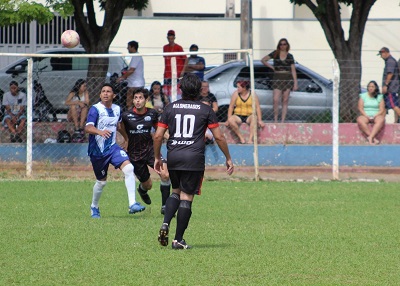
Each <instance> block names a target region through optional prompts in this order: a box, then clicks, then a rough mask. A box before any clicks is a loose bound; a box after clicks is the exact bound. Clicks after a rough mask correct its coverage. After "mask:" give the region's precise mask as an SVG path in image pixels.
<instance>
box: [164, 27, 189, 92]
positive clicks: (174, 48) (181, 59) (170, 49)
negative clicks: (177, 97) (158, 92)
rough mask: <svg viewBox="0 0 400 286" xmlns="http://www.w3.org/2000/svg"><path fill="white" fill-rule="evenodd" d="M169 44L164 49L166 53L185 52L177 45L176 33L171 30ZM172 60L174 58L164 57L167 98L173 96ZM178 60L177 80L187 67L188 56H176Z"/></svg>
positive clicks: (168, 36) (168, 35) (168, 33)
mask: <svg viewBox="0 0 400 286" xmlns="http://www.w3.org/2000/svg"><path fill="white" fill-rule="evenodd" d="M167 39H168V44H167V45H165V46H164V47H163V52H164V53H176V52H183V48H182V47H181V46H180V45H178V44H176V43H175V31H174V30H169V31H168V32H167ZM171 58H173V57H172V56H164V64H165V68H164V87H165V90H166V91H165V93H166V94H167V96H171V84H172V69H171ZM175 58H176V70H177V73H176V76H177V78H178V77H180V76H181V74H182V71H183V67H184V65H185V60H186V56H185V55H180V56H175Z"/></svg>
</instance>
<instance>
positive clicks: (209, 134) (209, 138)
mask: <svg viewBox="0 0 400 286" xmlns="http://www.w3.org/2000/svg"><path fill="white" fill-rule="evenodd" d="M200 102H201V103H204V104H207V105H209V106H210V105H211V104H210V101H209V100H208V98H206V97H201V98H200ZM205 140H206V145H209V144H214V135H213V134H212V132H211V130H210V128H207V130H206V133H205Z"/></svg>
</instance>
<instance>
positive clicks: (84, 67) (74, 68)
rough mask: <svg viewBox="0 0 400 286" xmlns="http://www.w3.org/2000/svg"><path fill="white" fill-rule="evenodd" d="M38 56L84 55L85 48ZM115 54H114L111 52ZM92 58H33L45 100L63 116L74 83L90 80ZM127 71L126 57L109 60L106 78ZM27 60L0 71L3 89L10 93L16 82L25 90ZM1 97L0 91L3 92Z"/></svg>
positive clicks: (47, 52) (21, 60) (61, 50)
mask: <svg viewBox="0 0 400 286" xmlns="http://www.w3.org/2000/svg"><path fill="white" fill-rule="evenodd" d="M35 53H36V54H49V55H51V54H63V55H66V54H85V53H86V52H85V50H84V49H82V48H75V49H66V48H56V49H46V50H42V51H37V52H35ZM110 53H112V54H116V53H115V52H110ZM88 67H89V58H76V57H75V58H52V57H43V58H42V57H34V58H33V79H34V80H37V81H38V82H39V83H40V84H41V85H42V87H43V90H44V92H45V94H46V97H47V98H48V100H49V101H50V103H51V104H52V105H53V107H54V108H55V109H56V110H57V111H58V112H61V113H64V112H66V111H67V110H68V107H67V106H66V105H65V99H66V98H67V96H68V93H69V92H70V90H71V89H72V87H73V86H74V84H75V82H76V81H77V80H78V79H80V78H83V79H85V78H86V77H87V71H88ZM125 67H127V64H126V63H125V61H124V58H123V57H110V58H109V66H108V72H107V73H106V74H104V77H105V78H107V80H109V77H110V76H111V75H112V74H114V73H117V74H120V72H121V70H122V69H123V68H125ZM27 69H28V60H27V58H21V59H19V60H17V61H16V62H14V63H12V64H10V65H8V66H6V67H4V68H2V69H0V89H2V90H3V92H4V91H8V90H9V88H8V86H9V83H10V82H11V81H13V80H14V81H16V82H18V83H19V86H20V88H26V82H27ZM0 94H1V91H0Z"/></svg>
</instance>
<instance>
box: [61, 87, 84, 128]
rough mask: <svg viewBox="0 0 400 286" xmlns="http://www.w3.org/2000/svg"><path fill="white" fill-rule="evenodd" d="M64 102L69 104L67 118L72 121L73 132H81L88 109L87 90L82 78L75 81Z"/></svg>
mask: <svg viewBox="0 0 400 286" xmlns="http://www.w3.org/2000/svg"><path fill="white" fill-rule="evenodd" d="M65 104H66V105H68V106H69V111H68V115H67V120H68V121H70V122H71V121H72V122H74V125H75V132H77V133H78V132H79V133H83V129H84V128H85V123H86V117H87V114H88V109H89V92H88V91H87V89H86V81H85V80H84V79H78V80H77V81H76V83H75V85H74V87H73V88H72V90H71V91H70V93H69V94H68V97H67V100H66V101H65Z"/></svg>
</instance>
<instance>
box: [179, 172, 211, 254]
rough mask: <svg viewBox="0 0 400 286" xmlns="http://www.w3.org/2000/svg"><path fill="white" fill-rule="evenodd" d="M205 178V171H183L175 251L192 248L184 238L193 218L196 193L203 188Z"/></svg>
mask: <svg viewBox="0 0 400 286" xmlns="http://www.w3.org/2000/svg"><path fill="white" fill-rule="evenodd" d="M203 176H204V171H181V181H180V187H179V188H180V190H181V196H180V199H181V201H180V204H179V208H178V215H177V218H176V232H175V239H174V241H173V242H172V248H173V249H187V248H190V246H189V245H187V244H186V242H185V240H184V239H183V236H184V234H185V231H186V228H187V227H188V225H189V221H190V218H191V216H192V202H193V198H194V195H195V193H196V192H197V191H198V190H199V189H200V188H201V184H202V182H203Z"/></svg>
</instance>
